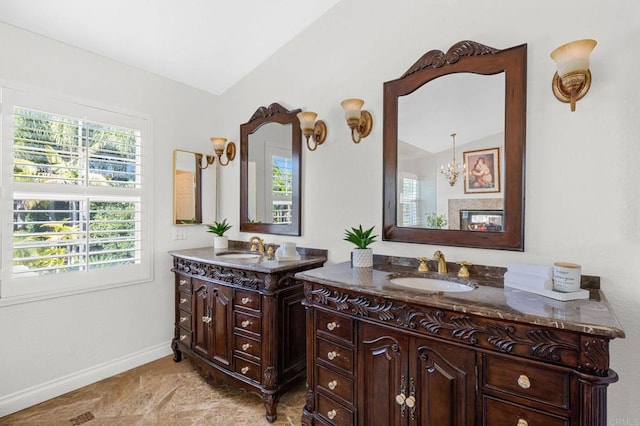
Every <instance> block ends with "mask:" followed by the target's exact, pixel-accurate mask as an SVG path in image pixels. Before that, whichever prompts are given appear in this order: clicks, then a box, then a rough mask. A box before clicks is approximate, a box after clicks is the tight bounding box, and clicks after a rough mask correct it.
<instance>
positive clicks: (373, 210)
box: [219, 0, 640, 424]
mask: <svg viewBox="0 0 640 426" xmlns="http://www.w3.org/2000/svg"><path fill="white" fill-rule="evenodd" d="M638 17H640V2H637V0H618V1H616V2H602V1H598V0H565V1H562V2H558V1H551V0H537V1H529V2H526V3H525V2H520V1H518V2H514V1H507V0H485V1H482V2H477V1H472V0H450V1H447V2H442V1H434V0H431V1H425V0H398V1H393V2H392V1H384V0H374V1H371V0H342V1H341V2H340V3H338V4H337V5H336V6H335V7H334V8H332V9H331V10H329V11H328V12H327V13H326V14H325V15H324V16H323V17H322V18H321V19H320V20H319V21H317V22H316V23H315V24H314V25H313V26H312V27H311V28H309V29H308V30H306V31H304V32H303V33H302V34H301V35H299V36H298V37H297V38H296V39H295V40H293V41H292V42H291V43H289V44H288V45H287V46H285V47H284V48H283V49H281V50H280V51H278V52H277V53H276V54H275V55H274V56H273V57H271V58H270V59H269V60H267V61H266V62H265V63H263V64H262V65H261V66H259V67H258V68H257V69H256V70H255V71H254V72H253V73H252V74H251V75H250V76H249V77H247V78H245V79H244V80H242V81H241V82H239V83H238V84H237V85H236V86H234V87H233V88H232V89H231V90H229V91H228V92H227V93H225V94H224V95H223V96H221V101H222V103H223V105H224V106H225V114H224V117H225V120H224V125H223V127H224V130H221V131H224V132H225V134H227V135H230V137H235V138H238V135H239V128H238V124H239V123H242V122H245V121H247V120H248V119H249V117H250V116H251V114H253V112H254V111H255V110H256V109H257V108H258V107H259V106H261V105H269V104H270V103H271V102H280V103H281V104H283V105H285V106H287V107H289V108H303V109H308V110H313V111H316V112H318V113H319V117H318V118H319V119H322V120H325V121H326V122H327V125H328V132H329V133H328V140H327V141H326V142H325V143H324V145H322V146H321V147H319V148H318V150H317V151H315V152H307V151H305V153H304V156H303V167H304V172H303V212H302V215H303V228H302V232H303V235H302V237H301V238H299V239H298V244H299V245H303V246H313V247H322V248H326V249H328V250H329V257H330V262H340V261H345V260H347V259H348V256H349V250H350V245H349V243H347V242H345V241H342V234H343V230H344V229H345V228H346V227H349V226H353V225H357V224H359V223H362V224H363V226H372V225H376V230H377V231H378V232H379V231H380V229H381V224H382V111H383V106H382V84H383V82H384V81H387V80H391V79H395V78H398V77H399V76H401V75H402V73H404V72H405V71H406V70H407V69H408V68H409V66H411V65H412V64H413V63H414V62H415V61H416V60H417V59H418V58H419V57H420V56H421V55H422V54H423V53H425V52H426V51H428V50H431V49H436V48H437V49H441V50H446V49H447V48H449V47H450V46H451V45H452V44H454V43H455V42H457V41H460V40H464V39H471V40H475V41H479V42H481V43H484V44H487V45H489V46H493V47H497V48H507V47H511V46H515V45H518V44H522V43H528V77H527V82H528V86H527V89H528V97H527V159H526V166H527V169H526V220H525V222H526V230H525V232H526V238H525V252H524V253H518V252H504V251H492V250H479V249H467V248H454V247H444V248H442V247H434V246H426V245H417V244H402V243H393V242H377V243H375V244H374V245H373V248H374V250H375V252H377V253H381V254H394V255H400V256H422V255H427V256H429V255H431V254H432V253H433V252H434V250H435V249H437V248H442V249H443V250H444V252H445V254H446V255H447V259H448V260H452V261H455V260H461V259H466V260H468V261H471V262H473V263H477V264H487V265H497V266H505V265H506V263H507V262H513V261H518V262H536V263H546V264H550V263H552V262H553V261H556V260H567V261H572V262H577V263H581V264H582V265H583V271H584V273H585V274H590V275H598V276H601V277H602V287H603V289H604V292H605V293H606V295H607V297H608V299H609V300H610V302H611V303H612V304H613V306H614V308H615V310H616V313H617V314H618V316H619V318H620V320H621V322H622V324H623V326H624V328H625V331H626V332H627V338H626V339H618V340H614V341H613V342H612V344H611V352H612V354H613V355H612V362H611V366H612V367H613V368H614V369H615V370H616V371H617V372H618V373H619V374H620V381H619V382H618V383H616V384H614V385H612V386H611V387H610V388H609V396H610V398H609V408H610V411H609V419H610V422H611V421H612V420H616V419H627V418H630V419H640V400H639V399H638V398H637V395H638V394H640V371H639V367H638V364H637V362H636V361H635V360H634V359H635V358H637V354H638V353H639V352H640V331H639V330H640V289H639V288H638V286H640V272H639V270H638V268H637V262H638V258H639V257H640V214H639V213H640V212H639V206H640V196H639V195H638V189H637V183H638V182H639V181H640V168H639V167H638V166H637V162H638V158H640V119H639V118H638V117H640V96H639V95H640V86H639V85H638V84H636V82H635V79H636V74H637V72H635V70H637V69H638V67H639V66H640V58H639V57H638V55H637V54H635V52H637V50H638V49H637V40H638V37H639V36H640V26H639V25H638V24H637V21H638ZM585 37H589V38H595V39H596V40H598V43H599V44H598V46H597V47H596V49H595V50H594V52H593V54H592V65H591V70H592V74H593V84H592V87H591V90H590V92H589V93H588V94H587V96H586V97H585V98H584V99H583V100H581V101H580V102H578V104H577V111H576V112H574V113H571V112H570V109H569V106H568V105H567V104H563V103H560V102H558V101H557V100H556V99H555V97H554V96H553V94H552V92H551V78H552V76H553V73H554V71H555V66H554V63H553V61H552V60H551V59H550V57H549V53H550V52H551V51H552V50H553V49H554V48H556V47H557V46H559V45H560V44H563V43H565V42H568V41H572V40H576V39H579V38H585ZM305 54H307V55H308V56H304V55H305ZM348 97H360V98H362V99H364V100H365V101H366V103H365V108H366V109H368V110H369V111H371V112H372V113H373V117H374V127H373V132H372V134H371V135H370V136H369V137H368V138H367V139H365V140H363V141H362V142H361V143H360V144H359V145H355V144H353V143H352V142H351V141H350V138H349V132H348V128H347V126H346V124H345V122H344V119H343V114H342V110H341V108H340V101H341V100H343V99H345V98H348ZM234 135H235V136H234ZM604 159H606V161H603V160H604ZM219 179H220V182H219V188H220V189H221V191H220V194H219V196H220V213H221V215H222V216H224V217H229V218H231V219H232V220H233V221H236V220H237V219H236V218H238V216H239V182H238V181H239V163H238V162H235V163H234V164H233V166H232V167H231V168H227V169H225V170H222V173H221V174H220V178H219ZM237 231H238V229H237V227H235V228H233V229H232V230H231V232H230V237H232V238H234V237H240V238H242V239H246V238H248V235H241V234H240V233H238V232H237ZM265 239H266V241H267V242H274V241H275V242H277V241H282V240H290V239H291V238H290V237H286V238H285V237H278V236H266V237H265ZM636 421H637V420H636ZM611 424H614V423H611Z"/></svg>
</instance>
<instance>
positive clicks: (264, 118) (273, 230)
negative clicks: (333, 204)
mask: <svg viewBox="0 0 640 426" xmlns="http://www.w3.org/2000/svg"><path fill="white" fill-rule="evenodd" d="M300 111H301V110H300V109H295V110H292V111H289V110H288V109H286V108H285V107H283V106H282V105H280V104H278V103H272V104H271V105H269V106H268V107H264V106H261V107H260V108H258V109H257V110H256V112H254V113H253V115H252V116H251V118H250V119H249V121H248V122H246V123H244V124H242V125H240V231H242V232H255V233H262V234H278V235H297V236H299V235H301V221H300V218H301V217H302V213H301V209H302V206H301V181H300V176H301V174H302V155H301V151H302V130H300V121H299V120H298V117H297V115H296V114H297V113H299V112H300ZM267 123H279V124H282V125H287V124H290V125H291V162H292V169H293V170H292V200H291V202H292V214H291V223H288V224H277V223H256V222H252V221H250V220H249V198H248V197H249V190H248V188H249V136H250V135H251V134H253V133H255V132H256V131H258V129H259V128H260V127H261V126H263V125H264V124H267Z"/></svg>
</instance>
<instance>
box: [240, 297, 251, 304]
mask: <svg viewBox="0 0 640 426" xmlns="http://www.w3.org/2000/svg"><path fill="white" fill-rule="evenodd" d="M241 301H242V304H243V305H246V304H247V303H249V302H251V299H250V298H248V297H243V298H242V300H241Z"/></svg>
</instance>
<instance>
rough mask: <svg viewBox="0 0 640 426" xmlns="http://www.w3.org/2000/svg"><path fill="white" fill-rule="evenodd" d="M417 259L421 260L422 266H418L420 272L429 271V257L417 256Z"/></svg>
mask: <svg viewBox="0 0 640 426" xmlns="http://www.w3.org/2000/svg"><path fill="white" fill-rule="evenodd" d="M416 260H417V261H418V262H420V266H418V272H429V266H428V265H427V262H428V261H430V260H431V259H429V258H428V257H416Z"/></svg>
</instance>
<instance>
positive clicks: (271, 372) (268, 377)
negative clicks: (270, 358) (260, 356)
mask: <svg viewBox="0 0 640 426" xmlns="http://www.w3.org/2000/svg"><path fill="white" fill-rule="evenodd" d="M262 382H263V386H264V387H265V388H266V389H272V388H274V387H275V386H276V385H277V384H278V371H277V370H276V368H275V367H274V366H272V365H270V366H268V367H267V368H265V369H264V372H263V373H262Z"/></svg>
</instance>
